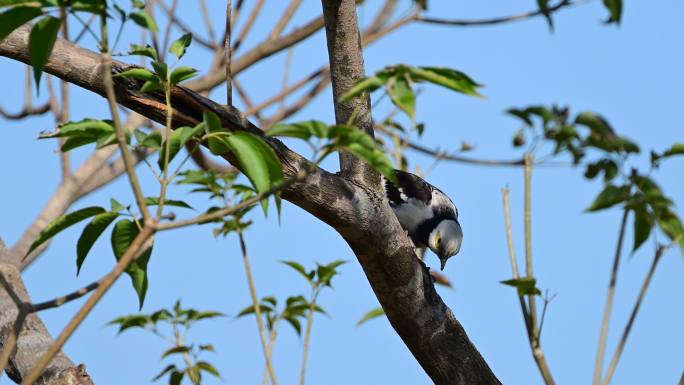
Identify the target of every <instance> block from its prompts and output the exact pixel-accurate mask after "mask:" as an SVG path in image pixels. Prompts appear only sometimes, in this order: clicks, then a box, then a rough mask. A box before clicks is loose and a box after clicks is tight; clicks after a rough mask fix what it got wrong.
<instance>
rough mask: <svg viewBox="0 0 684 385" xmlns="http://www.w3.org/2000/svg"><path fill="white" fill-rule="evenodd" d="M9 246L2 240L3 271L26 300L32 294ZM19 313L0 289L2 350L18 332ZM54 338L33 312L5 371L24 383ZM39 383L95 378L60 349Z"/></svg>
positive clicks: (59, 384)
mask: <svg viewBox="0 0 684 385" xmlns="http://www.w3.org/2000/svg"><path fill="white" fill-rule="evenodd" d="M8 255H9V253H8V250H6V249H5V245H4V243H3V242H2V240H0V275H2V278H4V280H5V281H6V283H7V284H8V285H9V286H10V288H11V289H12V291H13V292H14V294H15V295H16V297H18V299H19V300H21V301H22V302H25V303H30V302H31V298H30V297H29V295H28V292H27V291H26V287H25V286H24V283H23V281H22V279H21V274H20V272H19V269H18V268H17V266H16V265H14V264H11V263H8V262H7V259H8ZM18 314H19V307H18V306H17V304H16V303H15V301H14V300H13V299H12V297H11V296H10V294H9V293H8V292H7V290H5V289H0V350H3V349H4V348H5V346H6V342H7V340H8V338H9V337H10V335H11V334H12V333H15V331H14V326H15V320H16V319H17V316H18ZM52 343H53V339H52V337H51V336H50V333H49V332H48V330H47V328H46V327H45V325H44V324H43V322H42V321H41V320H40V318H39V317H38V316H37V315H36V314H29V315H28V317H26V319H25V321H24V322H23V323H22V327H21V332H20V333H19V336H18V339H17V344H16V348H15V349H14V351H13V352H12V354H11V355H10V358H9V362H8V365H7V368H6V370H5V372H6V373H7V375H8V377H9V378H10V379H12V380H13V381H15V382H16V383H20V382H21V381H22V379H23V378H24V376H25V375H26V374H28V373H29V372H30V371H31V369H32V368H33V366H34V365H35V364H36V362H38V360H39V359H40V357H41V356H42V355H43V354H44V353H45V352H46V351H47V349H48V348H49V347H50V346H52ZM36 384H37V385H48V384H50V385H92V384H93V382H92V380H91V378H90V376H89V375H88V373H87V372H86V370H85V366H84V365H74V363H73V362H72V361H71V360H70V359H69V358H68V357H67V356H66V355H65V354H64V353H59V354H58V355H57V356H56V357H55V358H54V359H53V360H52V361H51V362H50V365H49V366H48V367H47V368H46V370H45V372H44V373H43V375H42V376H41V377H40V379H39V380H38V381H37V382H36Z"/></svg>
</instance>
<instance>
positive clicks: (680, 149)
mask: <svg viewBox="0 0 684 385" xmlns="http://www.w3.org/2000/svg"><path fill="white" fill-rule="evenodd" d="M673 155H684V143H675V144H673V145H672V147H670V148H669V149H667V150H666V151H665V152H664V153H663V157H668V156H673Z"/></svg>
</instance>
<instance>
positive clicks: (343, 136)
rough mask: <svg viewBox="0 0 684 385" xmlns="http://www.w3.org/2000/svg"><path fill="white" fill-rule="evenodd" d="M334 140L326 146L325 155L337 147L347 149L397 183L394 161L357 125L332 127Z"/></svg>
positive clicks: (330, 133) (331, 134)
mask: <svg viewBox="0 0 684 385" xmlns="http://www.w3.org/2000/svg"><path fill="white" fill-rule="evenodd" d="M329 137H330V139H332V142H331V143H330V144H329V145H326V146H325V147H324V150H325V151H324V154H323V155H324V156H327V155H328V154H330V153H331V152H332V151H334V150H337V149H340V148H341V149H345V150H347V151H349V152H351V153H353V154H354V155H356V156H357V157H359V158H361V159H363V160H364V161H366V162H368V164H370V165H371V166H372V167H373V168H375V169H376V170H377V171H379V172H380V173H381V174H383V175H384V176H385V177H386V178H387V179H389V180H390V181H392V182H395V183H396V175H395V173H394V166H393V165H392V161H390V159H389V158H388V157H387V154H385V152H384V151H382V150H381V149H380V148H379V146H378V144H377V143H376V142H375V140H373V138H372V137H371V136H370V135H368V134H366V133H365V132H363V131H361V130H360V129H358V128H357V127H353V126H346V125H336V126H333V127H332V128H331V129H330V132H329Z"/></svg>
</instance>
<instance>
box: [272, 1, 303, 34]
mask: <svg viewBox="0 0 684 385" xmlns="http://www.w3.org/2000/svg"><path fill="white" fill-rule="evenodd" d="M301 4H302V0H291V1H290V4H289V5H288V6H287V8H285V12H283V15H282V16H281V17H280V19H279V20H278V23H277V24H276V25H275V27H273V31H271V35H270V36H269V40H275V39H277V38H279V37H280V34H281V33H283V31H284V30H285V27H287V25H288V24H289V23H290V20H292V17H293V16H294V14H295V12H297V9H299V6H300V5H301Z"/></svg>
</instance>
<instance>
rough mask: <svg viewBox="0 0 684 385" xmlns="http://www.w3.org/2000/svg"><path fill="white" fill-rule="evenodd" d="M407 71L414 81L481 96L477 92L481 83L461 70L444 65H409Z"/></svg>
mask: <svg viewBox="0 0 684 385" xmlns="http://www.w3.org/2000/svg"><path fill="white" fill-rule="evenodd" d="M409 71H410V74H411V79H413V81H415V82H422V81H426V82H429V83H432V84H436V85H439V86H442V87H446V88H448V89H451V90H454V91H456V92H461V93H464V94H466V95H471V96H480V97H481V96H482V95H480V94H479V93H478V92H477V89H478V88H480V87H482V85H481V84H478V83H477V82H475V81H474V80H473V79H472V78H470V76H468V75H466V74H465V73H463V72H461V71H457V70H455V69H451V68H446V67H410V68H409Z"/></svg>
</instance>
